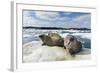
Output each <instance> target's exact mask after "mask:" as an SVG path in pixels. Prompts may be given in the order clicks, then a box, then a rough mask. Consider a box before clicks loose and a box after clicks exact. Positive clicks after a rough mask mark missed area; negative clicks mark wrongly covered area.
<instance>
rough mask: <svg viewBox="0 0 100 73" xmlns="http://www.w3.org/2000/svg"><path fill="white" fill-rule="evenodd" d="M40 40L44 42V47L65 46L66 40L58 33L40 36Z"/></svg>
mask: <svg viewBox="0 0 100 73" xmlns="http://www.w3.org/2000/svg"><path fill="white" fill-rule="evenodd" d="M39 38H40V39H41V40H42V42H43V44H42V45H48V46H59V47H63V46H64V40H63V38H62V37H61V36H60V35H59V34H57V33H48V35H45V34H42V35H39Z"/></svg>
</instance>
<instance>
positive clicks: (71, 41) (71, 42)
mask: <svg viewBox="0 0 100 73" xmlns="http://www.w3.org/2000/svg"><path fill="white" fill-rule="evenodd" d="M64 47H65V48H68V50H69V53H70V54H71V55H75V54H76V53H78V52H80V51H81V49H82V43H81V42H80V41H78V40H77V38H76V37H75V36H73V35H68V36H66V38H64Z"/></svg>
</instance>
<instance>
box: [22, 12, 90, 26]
mask: <svg viewBox="0 0 100 73" xmlns="http://www.w3.org/2000/svg"><path fill="white" fill-rule="evenodd" d="M23 26H24V27H25V26H34V27H62V28H91V13H84V12H64V11H34V10H23Z"/></svg>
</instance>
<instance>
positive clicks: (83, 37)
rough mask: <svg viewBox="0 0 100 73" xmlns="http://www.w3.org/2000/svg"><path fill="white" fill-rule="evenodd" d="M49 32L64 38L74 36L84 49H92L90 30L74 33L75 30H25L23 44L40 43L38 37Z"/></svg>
mask: <svg viewBox="0 0 100 73" xmlns="http://www.w3.org/2000/svg"><path fill="white" fill-rule="evenodd" d="M49 32H57V33H59V34H60V35H61V36H62V37H65V36H67V35H69V34H71V35H74V36H76V37H77V38H78V40H80V41H81V42H82V44H83V47H84V48H91V32H90V31H89V30H88V31H86V30H84V31H83V30H82V31H80V30H79V31H76V30H75V31H74V30H39V29H23V40H22V41H23V44H25V43H28V42H31V41H40V38H39V37H38V36H39V35H40V34H47V33H49Z"/></svg>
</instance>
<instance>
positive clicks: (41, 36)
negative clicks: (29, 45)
mask: <svg viewBox="0 0 100 73" xmlns="http://www.w3.org/2000/svg"><path fill="white" fill-rule="evenodd" d="M46 37H47V36H46V35H45V34H42V35H39V38H40V39H41V40H42V41H44V39H45V38H46Z"/></svg>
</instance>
